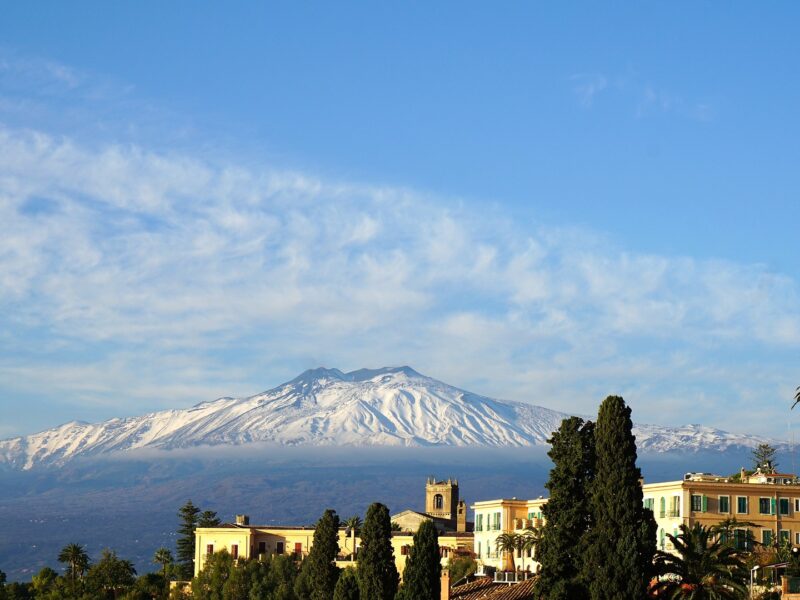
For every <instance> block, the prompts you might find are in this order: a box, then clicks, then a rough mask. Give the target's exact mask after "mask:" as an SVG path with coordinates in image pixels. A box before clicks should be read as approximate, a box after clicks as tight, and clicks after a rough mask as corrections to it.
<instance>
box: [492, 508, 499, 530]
mask: <svg viewBox="0 0 800 600" xmlns="http://www.w3.org/2000/svg"><path fill="white" fill-rule="evenodd" d="M492 529H494V530H495V531H497V530H498V529H500V513H499V512H496V513H494V527H492Z"/></svg>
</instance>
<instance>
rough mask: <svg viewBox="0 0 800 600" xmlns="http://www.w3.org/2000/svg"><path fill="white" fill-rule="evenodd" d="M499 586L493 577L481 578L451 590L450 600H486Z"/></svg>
mask: <svg viewBox="0 0 800 600" xmlns="http://www.w3.org/2000/svg"><path fill="white" fill-rule="evenodd" d="M496 586H497V584H496V583H495V582H494V580H493V579H492V578H491V577H481V578H480V579H476V580H475V581H470V582H469V583H465V584H464V585H459V586H456V587H454V588H452V589H451V590H450V600H477V599H478V598H485V597H486V594H487V593H489V592H490V591H491V590H492V589H493V588H495V587H496Z"/></svg>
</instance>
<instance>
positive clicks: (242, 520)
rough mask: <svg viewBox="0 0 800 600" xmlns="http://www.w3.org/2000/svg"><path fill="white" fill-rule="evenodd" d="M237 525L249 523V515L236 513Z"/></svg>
mask: <svg viewBox="0 0 800 600" xmlns="http://www.w3.org/2000/svg"><path fill="white" fill-rule="evenodd" d="M236 524H237V525H250V517H248V516H247V515H236Z"/></svg>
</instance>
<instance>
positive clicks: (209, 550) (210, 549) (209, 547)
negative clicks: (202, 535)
mask: <svg viewBox="0 0 800 600" xmlns="http://www.w3.org/2000/svg"><path fill="white" fill-rule="evenodd" d="M206 554H214V544H208V545H207V546H206Z"/></svg>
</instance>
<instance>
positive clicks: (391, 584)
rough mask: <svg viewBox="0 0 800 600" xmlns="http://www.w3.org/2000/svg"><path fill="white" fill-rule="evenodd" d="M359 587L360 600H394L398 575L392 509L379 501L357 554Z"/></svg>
mask: <svg viewBox="0 0 800 600" xmlns="http://www.w3.org/2000/svg"><path fill="white" fill-rule="evenodd" d="M357 573H358V588H359V593H360V597H361V600H393V599H394V596H395V594H396V593H397V584H398V579H399V577H398V575H397V567H396V566H395V562H394V552H393V551H392V523H391V520H390V519H389V509H388V508H387V507H386V506H384V505H383V504H381V503H379V502H375V503H374V504H371V505H370V507H369V508H368V509H367V515H366V518H365V519H364V526H363V527H362V528H361V548H360V549H359V552H358V570H357Z"/></svg>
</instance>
